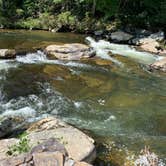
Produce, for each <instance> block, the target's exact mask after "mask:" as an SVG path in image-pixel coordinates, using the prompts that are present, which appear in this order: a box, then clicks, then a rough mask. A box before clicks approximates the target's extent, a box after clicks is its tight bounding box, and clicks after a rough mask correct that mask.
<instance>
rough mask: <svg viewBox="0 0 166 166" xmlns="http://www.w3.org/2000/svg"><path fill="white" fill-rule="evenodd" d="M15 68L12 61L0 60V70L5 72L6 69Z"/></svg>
mask: <svg viewBox="0 0 166 166" xmlns="http://www.w3.org/2000/svg"><path fill="white" fill-rule="evenodd" d="M13 67H17V64H15V63H13V60H0V70H7V69H8V68H13Z"/></svg>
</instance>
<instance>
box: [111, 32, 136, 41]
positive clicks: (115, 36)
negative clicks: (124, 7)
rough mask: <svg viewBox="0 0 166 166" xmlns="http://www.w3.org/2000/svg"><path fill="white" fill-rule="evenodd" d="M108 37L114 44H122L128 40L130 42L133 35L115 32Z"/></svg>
mask: <svg viewBox="0 0 166 166" xmlns="http://www.w3.org/2000/svg"><path fill="white" fill-rule="evenodd" d="M110 37H111V40H113V41H114V42H118V43H123V42H128V41H129V40H131V39H132V38H133V35H131V34H129V33H126V32H123V31H117V32H113V33H111V36H110Z"/></svg>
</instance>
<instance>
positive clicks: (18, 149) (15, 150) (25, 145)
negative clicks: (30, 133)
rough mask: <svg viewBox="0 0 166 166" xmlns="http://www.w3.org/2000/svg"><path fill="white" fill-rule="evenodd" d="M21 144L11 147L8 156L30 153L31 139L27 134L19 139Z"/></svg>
mask: <svg viewBox="0 0 166 166" xmlns="http://www.w3.org/2000/svg"><path fill="white" fill-rule="evenodd" d="M19 139H20V140H19V142H18V143H17V144H14V145H12V146H11V147H9V150H8V151H7V155H9V156H15V155H18V154H22V153H26V152H29V151H30V149H31V148H30V146H29V139H28V137H27V134H26V133H24V134H23V135H21V136H20V137H19Z"/></svg>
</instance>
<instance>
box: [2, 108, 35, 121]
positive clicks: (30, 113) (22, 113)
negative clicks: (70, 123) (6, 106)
mask: <svg viewBox="0 0 166 166" xmlns="http://www.w3.org/2000/svg"><path fill="white" fill-rule="evenodd" d="M11 116H12V117H14V116H16V117H24V118H25V119H27V118H33V117H35V116H36V111H35V110H34V109H32V108H31V107H23V108H21V109H18V110H6V111H5V112H4V113H3V114H2V115H1V117H11Z"/></svg>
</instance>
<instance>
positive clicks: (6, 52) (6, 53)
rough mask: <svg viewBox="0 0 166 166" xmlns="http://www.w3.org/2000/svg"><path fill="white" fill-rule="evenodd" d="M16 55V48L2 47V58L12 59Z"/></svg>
mask: <svg viewBox="0 0 166 166" xmlns="http://www.w3.org/2000/svg"><path fill="white" fill-rule="evenodd" d="M15 57H16V51H15V50H14V49H0V59H11V58H15Z"/></svg>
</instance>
